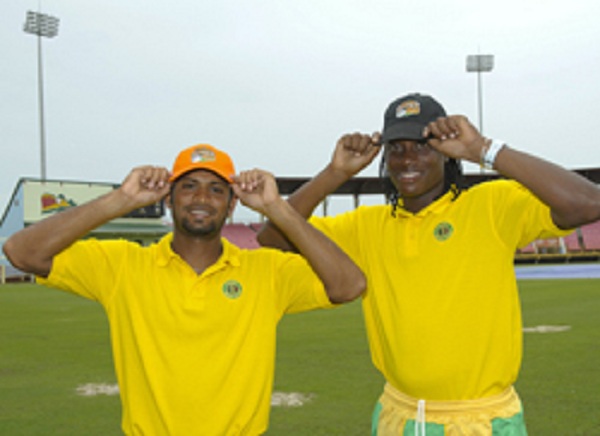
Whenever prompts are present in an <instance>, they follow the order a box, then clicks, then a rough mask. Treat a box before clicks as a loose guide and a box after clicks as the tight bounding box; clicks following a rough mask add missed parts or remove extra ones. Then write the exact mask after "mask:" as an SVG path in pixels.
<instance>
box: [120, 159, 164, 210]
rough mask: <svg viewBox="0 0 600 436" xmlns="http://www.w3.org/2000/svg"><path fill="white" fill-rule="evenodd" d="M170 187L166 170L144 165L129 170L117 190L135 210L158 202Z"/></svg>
mask: <svg viewBox="0 0 600 436" xmlns="http://www.w3.org/2000/svg"><path fill="white" fill-rule="evenodd" d="M170 186H171V185H170V183H169V170H168V169H166V168H164V167H156V166H151V165H146V166H141V167H137V168H134V169H133V170H131V172H130V173H129V175H128V176H127V177H126V178H125V180H124V181H123V183H122V184H121V186H120V188H119V189H120V190H121V192H122V193H123V194H125V196H126V197H127V198H128V200H129V202H130V203H131V207H132V209H135V208H137V207H142V206H146V205H148V204H152V203H155V202H157V201H159V200H160V199H162V198H163V197H164V196H165V195H167V194H168V193H169V189H170Z"/></svg>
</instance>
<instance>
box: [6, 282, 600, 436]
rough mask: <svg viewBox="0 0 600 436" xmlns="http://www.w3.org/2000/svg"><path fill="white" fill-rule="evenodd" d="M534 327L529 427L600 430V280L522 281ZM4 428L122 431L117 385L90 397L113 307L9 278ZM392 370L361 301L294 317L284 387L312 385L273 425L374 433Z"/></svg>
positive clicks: (280, 375) (297, 430) (542, 431)
mask: <svg viewBox="0 0 600 436" xmlns="http://www.w3.org/2000/svg"><path fill="white" fill-rule="evenodd" d="M520 288H521V294H522V301H523V312H524V322H525V326H528V327H532V326H538V325H568V326H571V329H570V330H568V331H563V332H558V333H546V334H540V333H525V356H524V363H523V369H522V372H521V377H520V379H519V382H518V384H517V389H518V391H519V392H520V394H521V396H522V398H523V401H524V404H525V414H526V419H527V422H528V427H529V434H530V435H532V436H537V435H552V436H554V435H570V436H571V435H586V436H587V435H590V436H593V435H600V351H598V346H599V344H600V316H599V314H600V280H535V281H534V280H527V281H522V282H521V283H520ZM0 332H1V333H0V435H7V436H12V435H103V436H104V435H118V434H120V422H119V421H120V405H119V400H118V397H117V396H115V395H112V396H107V395H97V396H88V397H85V396H81V395H78V393H77V391H76V388H77V387H78V386H81V385H85V384H87V383H108V384H114V383H115V377H114V372H113V368H112V363H111V353H110V348H109V341H108V326H107V323H106V319H105V316H104V313H103V311H102V309H101V308H100V307H99V306H98V305H97V304H95V303H92V302H89V301H86V300H84V299H82V298H78V297H73V296H70V295H66V294H63V293H62V292H57V291H50V290H47V289H45V288H42V287H39V286H36V285H31V284H14V285H0ZM382 384H383V380H382V378H381V376H380V375H379V374H378V373H377V372H376V371H375V370H374V369H373V367H372V365H371V363H370V360H369V355H368V351H367V343H366V339H365V333H364V328H363V325H362V318H361V310H360V304H359V303H352V304H350V305H347V306H344V307H341V308H339V309H335V310H330V311H317V312H311V313H306V314H299V315H292V316H288V317H287V318H285V319H284V321H283V322H282V324H281V326H280V330H279V344H278V357H277V368H276V379H275V390H276V391H281V392H300V393H303V394H307V395H308V394H310V395H313V396H312V399H311V401H310V402H308V403H307V404H305V405H303V406H301V407H274V408H273V410H272V414H271V428H270V431H269V433H268V434H269V435H286V436H287V435H292V436H293V435H298V436H300V435H344V436H347V435H350V436H351V435H367V434H369V428H370V415H371V410H372V407H373V405H374V403H375V401H376V399H377V397H378V396H379V394H380V392H381V388H382Z"/></svg>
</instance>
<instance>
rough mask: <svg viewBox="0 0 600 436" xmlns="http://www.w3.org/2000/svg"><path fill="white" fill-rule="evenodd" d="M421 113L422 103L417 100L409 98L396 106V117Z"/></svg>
mask: <svg viewBox="0 0 600 436" xmlns="http://www.w3.org/2000/svg"><path fill="white" fill-rule="evenodd" d="M420 113H421V103H419V102H418V101H416V100H408V101H404V102H402V103H400V104H399V105H398V107H396V118H404V117H410V116H412V115H419V114H420Z"/></svg>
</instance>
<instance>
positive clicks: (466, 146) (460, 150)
mask: <svg viewBox="0 0 600 436" xmlns="http://www.w3.org/2000/svg"><path fill="white" fill-rule="evenodd" d="M423 136H425V137H429V138H430V139H429V144H430V145H431V146H432V147H433V148H435V149H436V150H438V151H439V152H441V153H443V154H444V155H446V156H450V157H452V158H455V159H465V160H468V161H470V162H474V163H479V161H480V156H481V150H482V149H483V148H484V147H485V146H486V141H487V140H486V138H484V137H483V136H482V135H481V134H480V133H479V131H478V130H477V129H476V128H475V127H474V126H473V125H472V124H471V122H470V121H469V120H468V118H467V117H465V116H463V115H451V116H448V117H441V118H438V119H437V120H435V121H432V122H431V123H429V124H428V125H427V127H425V129H424V130H423Z"/></svg>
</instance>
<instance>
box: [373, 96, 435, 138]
mask: <svg viewBox="0 0 600 436" xmlns="http://www.w3.org/2000/svg"><path fill="white" fill-rule="evenodd" d="M445 116H446V111H445V110H444V108H443V107H442V105H441V104H439V103H438V102H437V101H436V100H435V99H434V98H433V97H431V96H429V95H424V94H418V93H414V94H408V95H405V96H404V97H400V98H398V99H396V100H394V101H393V102H391V103H390V105H389V106H388V108H387V109H386V111H385V115H384V117H383V133H382V137H381V142H382V143H383V144H385V143H388V142H390V141H394V140H396V139H409V140H414V141H420V140H422V139H425V138H424V137H423V129H424V128H425V126H427V124H429V123H430V122H432V121H435V120H437V119H438V118H440V117H445Z"/></svg>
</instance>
